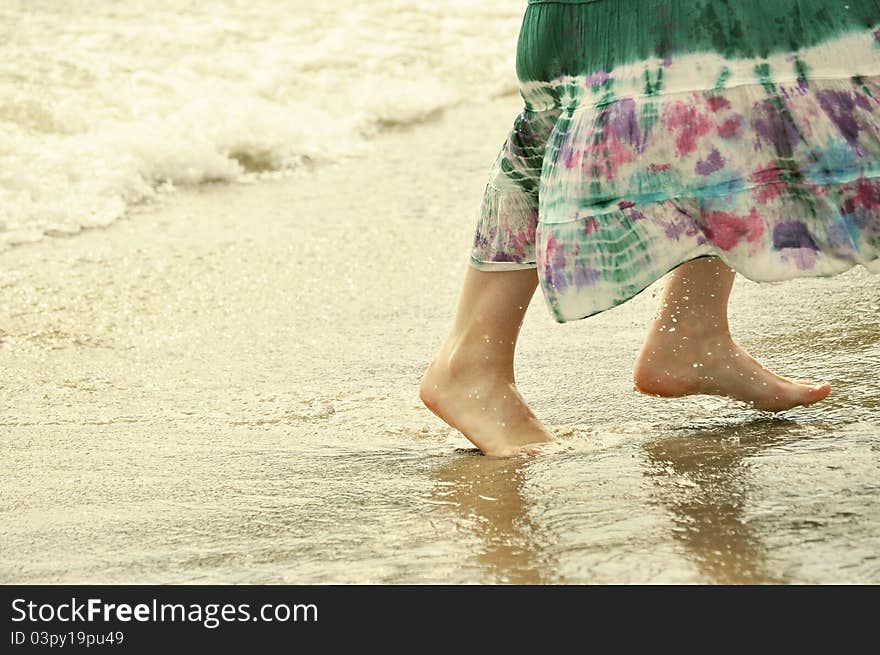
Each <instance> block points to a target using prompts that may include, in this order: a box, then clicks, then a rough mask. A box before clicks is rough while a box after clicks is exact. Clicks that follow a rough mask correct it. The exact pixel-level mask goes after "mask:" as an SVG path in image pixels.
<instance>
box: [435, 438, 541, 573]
mask: <svg viewBox="0 0 880 655" xmlns="http://www.w3.org/2000/svg"><path fill="white" fill-rule="evenodd" d="M527 468H528V461H527V460H523V459H513V460H509V459H496V458H491V457H483V456H482V455H480V453H479V452H478V451H476V450H474V451H470V450H467V451H465V450H461V451H458V452H456V454H455V456H454V457H453V458H452V459H450V460H449V461H447V462H446V463H445V464H443V465H442V466H440V467H438V468H436V469H434V470H433V471H432V472H431V480H432V482H433V487H432V496H433V498H434V499H436V500H439V501H443V502H444V504H450V503H451V505H450V507H454V508H455V513H456V514H457V517H456V521H457V523H458V524H459V525H460V526H461V529H462V530H465V531H467V532H468V533H470V534H473V535H475V536H476V537H477V538H478V539H479V540H480V542H482V548H480V549H479V550H478V551H477V553H476V554H475V559H476V563H477V565H478V566H479V568H480V569H481V570H482V571H484V572H485V573H484V575H483V576H481V577H483V581H484V582H498V583H511V584H546V583H549V582H552V581H553V580H551V579H550V576H552V575H553V573H554V571H555V567H554V566H553V565H552V564H551V563H549V562H548V561H547V553H545V552H544V551H543V544H544V543H546V540H544V539H542V538H541V530H540V527H539V526H537V525H536V524H535V523H534V522H533V521H532V520H531V519H530V518H529V503H528V499H527V497H526V496H525V494H524V493H523V486H524V483H525V481H526V472H527Z"/></svg>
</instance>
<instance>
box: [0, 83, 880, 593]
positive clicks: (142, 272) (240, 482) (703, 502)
mask: <svg viewBox="0 0 880 655" xmlns="http://www.w3.org/2000/svg"><path fill="white" fill-rule="evenodd" d="M516 108H517V102H516V100H515V99H507V100H503V101H498V102H495V103H492V104H491V105H488V106H485V107H482V108H480V110H479V111H472V110H468V109H466V108H459V109H455V110H452V112H451V113H450V116H449V120H448V121H441V122H438V123H435V124H431V125H428V126H422V127H420V128H418V129H415V130H409V131H399V132H395V133H391V134H387V135H385V136H384V137H382V138H381V139H379V140H377V141H375V142H374V143H373V150H372V151H371V153H370V155H369V157H368V158H365V159H364V160H362V161H356V162H350V163H347V164H343V165H339V166H326V167H322V168H319V169H316V170H314V171H310V172H306V171H301V172H299V173H298V174H296V175H294V176H293V177H291V178H290V179H288V180H283V181H278V182H271V183H265V184H260V185H255V186H250V187H235V186H232V187H230V186H227V187H222V186H221V187H217V188H205V189H203V190H201V191H198V192H192V193H187V194H179V195H178V196H176V197H175V198H171V199H168V200H166V201H165V203H163V205H162V206H161V207H160V208H159V209H158V210H157V211H155V212H153V213H143V214H139V215H136V216H134V217H132V218H131V220H124V221H120V222H118V223H117V224H116V225H114V226H113V227H112V228H110V229H108V230H97V231H89V232H86V233H83V234H81V235H78V236H76V237H74V238H71V239H50V240H46V241H43V242H42V243H39V244H34V245H32V246H24V247H21V248H16V249H13V250H10V251H7V252H6V253H4V257H3V259H4V266H3V267H2V273H0V308H2V311H3V314H2V316H3V319H2V321H3V322H2V323H0V389H2V396H0V402H2V404H0V431H2V435H3V436H2V440H0V448H2V450H0V453H2V461H3V464H4V469H5V471H4V475H3V476H2V479H0V512H2V516H0V518H2V520H0V526H2V527H0V544H2V546H0V580H2V581H3V582H217V583H222V582H257V583H262V582H290V583H315V582H390V583H404V582H456V583H459V582H460V583H465V582H519V583H553V582H571V583H578V582H591V583H592V582H624V583H626V582H668V583H693V582H709V583H732V582H822V583H830V582H875V583H876V582H880V559H878V544H880V482H878V481H880V475H878V474H880V387H878V383H877V380H878V379H880V341H878V334H880V285H878V278H876V277H872V276H870V275H869V274H867V273H866V272H865V271H863V270H853V271H851V272H849V273H847V274H845V275H842V276H839V277H837V278H833V279H827V280H818V279H815V280H801V281H792V282H787V283H783V284H774V285H756V284H752V283H749V282H745V281H742V280H740V281H739V282H738V283H737V287H736V289H735V292H734V299H733V306H732V326H733V331H734V334H735V336H736V337H737V338H738V339H739V340H740V341H741V343H742V344H743V345H744V346H745V347H746V348H748V349H750V350H751V351H752V352H753V353H754V354H755V355H756V356H758V357H759V358H760V359H761V360H762V361H765V362H766V363H767V364H769V365H770V366H772V367H774V368H776V369H778V370H779V371H780V372H782V373H784V374H787V375H790V376H792V377H798V378H808V379H814V380H828V381H829V382H831V383H832V384H833V385H834V393H833V395H832V396H831V397H830V398H829V399H828V400H827V401H826V402H823V403H822V404H820V405H817V406H814V407H811V408H806V409H797V410H792V411H789V412H785V413H783V414H780V415H778V416H770V415H765V414H761V413H759V412H755V411H752V410H749V409H748V408H745V407H742V406H738V405H735V404H732V403H728V402H726V401H724V400H721V399H716V398H706V397H698V398H690V399H683V400H660V399H654V398H648V397H644V396H640V395H637V394H635V393H633V392H632V389H631V382H630V372H631V366H632V362H633V360H634V358H635V355H636V352H637V350H638V347H639V344H640V339H641V337H642V333H643V328H644V326H645V325H646V323H647V321H648V320H649V318H650V316H651V315H652V313H653V312H654V311H655V309H656V304H657V299H656V298H655V297H653V296H654V295H655V294H656V291H657V289H656V288H654V289H652V290H650V291H648V292H646V293H644V294H642V295H641V296H639V297H637V298H636V299H634V300H633V301H631V302H630V303H627V304H625V305H623V306H621V307H619V308H616V309H614V310H612V311H609V312H607V313H605V314H602V315H600V316H596V317H593V318H590V319H587V320H584V321H579V322H576V323H571V324H566V325H558V324H556V323H554V322H553V321H552V319H551V318H550V314H549V312H548V311H547V309H546V308H545V307H544V305H543V301H542V300H541V299H540V298H539V297H537V298H536V299H535V301H534V302H533V307H532V309H531V311H530V313H529V315H528V316H527V319H526V323H525V326H524V330H523V337H522V342H521V346H520V349H519V352H518V371H519V383H520V387H521V390H522V391H523V393H524V394H525V396H526V397H527V398H528V399H529V400H530V401H531V402H532V404H533V406H534V408H535V410H536V412H537V413H538V414H539V415H540V416H541V417H542V418H543V419H544V420H545V421H546V422H547V423H548V424H549V425H550V426H551V427H552V429H553V430H554V432H556V433H557V434H558V435H559V436H560V437H561V445H560V446H559V447H557V448H556V449H555V450H553V451H552V452H549V453H547V454H545V455H543V456H540V457H536V458H531V459H526V460H514V461H505V460H497V459H490V458H485V457H482V456H479V455H477V454H475V453H474V452H473V451H471V450H469V449H468V444H467V442H466V441H465V440H464V439H462V438H461V437H460V436H459V435H457V434H456V433H455V432H454V431H452V430H450V429H448V428H446V427H445V426H444V425H443V424H442V422H440V421H439V420H437V419H436V418H435V417H433V416H432V415H431V414H430V413H428V412H427V410H425V409H424V408H423V407H422V406H421V405H420V403H419V400H418V393H417V386H418V381H419V377H420V375H421V373H422V371H423V370H424V367H425V365H426V363H427V361H428V359H429V357H430V356H431V354H432V352H433V351H434V350H435V349H436V347H437V345H438V344H439V341H440V339H441V338H442V335H443V334H444V332H445V330H446V329H447V328H448V326H449V323H450V321H451V316H452V314H451V312H452V309H453V306H454V301H455V298H456V293H457V289H458V285H459V283H460V277H461V273H462V271H463V267H464V262H465V255H466V252H467V246H468V243H469V239H470V234H471V230H472V228H473V225H474V219H475V212H476V207H477V205H478V202H479V198H480V196H481V193H482V185H483V183H484V180H485V176H486V174H487V171H488V166H489V164H490V163H491V160H492V158H493V156H494V154H495V151H496V149H497V147H498V145H499V144H500V143H501V140H502V138H503V136H504V134H505V133H506V131H507V129H508V127H509V125H510V120H511V119H512V117H513V115H514V114H515V112H516ZM453 164H454V165H453ZM413 170H416V171H417V172H418V176H417V180H416V181H414V179H413ZM340 189H342V190H345V192H344V193H340ZM316 217H317V218H322V219H324V220H316Z"/></svg>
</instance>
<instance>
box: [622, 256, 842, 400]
mask: <svg viewBox="0 0 880 655" xmlns="http://www.w3.org/2000/svg"><path fill="white" fill-rule="evenodd" d="M735 276H736V273H735V272H734V271H733V270H732V269H731V268H730V267H728V266H727V265H726V264H724V262H722V261H721V260H720V259H718V258H717V257H706V258H701V259H696V260H694V261H691V262H688V263H687V264H684V265H682V266H679V267H678V268H677V269H676V270H675V271H673V272H672V273H670V277H669V281H668V283H667V285H666V291H665V293H664V297H663V302H662V307H661V310H660V316H659V318H657V319H656V320H655V321H654V322H653V324H652V325H651V328H650V330H649V333H648V338H647V340H646V341H645V345H644V346H643V347H642V351H641V353H640V355H639V357H638V360H637V361H636V367H635V372H634V381H635V385H636V389H637V390H639V391H641V392H642V393H646V394H650V395H654V396H663V397H678V396H687V395H690V394H711V395H716V396H727V397H729V398H734V399H736V400H742V401H745V402H748V403H751V404H753V405H754V406H755V407H756V408H758V409H762V410H766V411H781V410H785V409H790V408H792V407H796V406H798V405H810V404H812V403H815V402H818V401H820V400H822V399H824V398H825V397H826V396H828V394H829V393H831V387H830V386H829V385H827V384H821V385H813V384H804V383H800V382H794V381H792V380H788V379H786V378H783V377H780V376H778V375H776V374H775V373H772V372H770V371H768V370H767V369H766V368H764V367H763V366H761V364H759V363H758V362H757V361H755V360H754V359H753V358H752V357H751V356H750V355H749V354H748V353H747V352H745V351H744V350H743V349H742V348H740V347H739V346H737V345H736V344H735V343H734V342H733V339H732V338H731V336H730V328H729V326H728V323H727V300H728V298H729V296H730V290H731V288H732V287H733V280H734V277H735Z"/></svg>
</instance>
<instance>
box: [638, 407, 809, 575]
mask: <svg viewBox="0 0 880 655" xmlns="http://www.w3.org/2000/svg"><path fill="white" fill-rule="evenodd" d="M798 427H799V425H798V424H797V423H795V422H793V421H789V420H784V419H778V418H759V419H756V420H754V421H750V422H749V423H745V424H740V425H737V426H733V427H730V426H724V427H721V426H716V427H714V428H704V429H696V430H693V429H689V430H688V433H687V434H686V435H684V436H673V437H666V438H660V439H656V440H652V441H649V442H647V443H645V444H644V450H645V452H646V454H647V456H648V460H649V463H650V466H651V468H650V469H649V474H650V475H652V476H653V478H654V480H655V481H656V483H657V496H658V497H659V499H660V501H661V502H662V503H663V505H664V506H665V507H667V508H668V510H669V512H670V513H671V515H672V521H673V523H674V524H675V532H674V534H675V539H676V540H677V541H679V542H680V543H681V544H682V545H683V546H684V548H685V549H686V552H687V554H688V555H689V556H690V557H691V558H692V561H693V564H694V565H695V566H696V567H697V568H698V570H699V571H700V572H701V573H702V574H703V575H704V576H705V577H706V580H707V581H708V582H712V583H716V584H772V583H786V582H789V580H787V579H786V578H785V576H783V575H780V574H778V573H777V572H775V571H772V570H770V568H769V567H768V564H767V557H766V547H765V545H764V544H763V543H762V541H761V536H760V534H759V533H757V532H756V531H755V530H754V528H753V526H752V525H751V524H750V523H749V521H748V519H747V518H746V506H747V504H748V501H749V492H750V486H749V485H750V482H749V479H748V477H749V476H748V473H749V466H748V460H749V458H751V457H754V456H755V455H758V454H759V453H760V452H761V451H764V450H766V449H768V448H771V447H773V446H775V445H778V444H780V443H783V442H790V441H793V440H796V439H797V438H798V437H797V436H796V435H795V434H794V432H795V431H796V429H797V428H798Z"/></svg>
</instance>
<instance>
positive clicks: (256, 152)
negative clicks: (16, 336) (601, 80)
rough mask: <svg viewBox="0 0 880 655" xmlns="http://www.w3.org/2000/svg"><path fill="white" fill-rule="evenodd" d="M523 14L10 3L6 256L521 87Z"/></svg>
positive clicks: (1, 100)
mask: <svg viewBox="0 0 880 655" xmlns="http://www.w3.org/2000/svg"><path fill="white" fill-rule="evenodd" d="M522 9H523V6H522V3H510V2H509V1H508V0H481V2H479V3H471V2H466V1H463V0H462V1H459V0H444V1H443V2H434V1H422V2H419V1H415V0H382V1H381V2H379V1H376V0H356V1H354V0H334V1H333V2H331V3H318V2H314V1H313V0H310V1H308V2H305V1H303V0H289V1H287V2H284V1H282V0H271V1H269V0H248V1H247V2H244V1H237V0H209V1H205V2H199V3H180V2H179V1H178V0H173V1H172V0H129V1H128V2H126V3H118V2H115V0H65V1H63V2H62V1H61V0H34V1H25V0H11V1H10V0H6V1H5V2H4V3H3V7H2V8H0V248H2V247H4V246H7V245H9V244H15V243H22V242H28V241H35V240H39V239H41V238H42V237H43V236H45V235H47V234H49V235H52V234H72V233H76V232H77V231H79V230H81V229H82V228H85V227H94V226H101V225H107V224H109V223H111V222H113V221H114V220H116V219H118V218H119V217H120V216H122V215H124V214H125V212H126V211H127V210H128V208H130V207H131V206H133V205H136V204H139V203H144V202H148V201H150V200H151V199H153V198H155V197H156V195H157V194H160V193H163V192H166V191H169V190H172V189H174V188H176V187H179V186H186V185H195V184H200V183H204V182H232V181H238V180H245V179H248V178H253V177H255V176H260V175H265V174H267V173H272V172H283V171H285V170H289V169H292V168H294V167H296V166H298V165H300V164H301V163H302V162H303V161H310V162H317V163H320V162H326V161H333V160H338V159H340V158H344V157H347V156H351V155H356V154H359V153H363V151H364V150H365V149H367V148H368V147H369V145H368V144H369V139H370V138H372V137H373V136H375V135H376V134H377V133H379V132H381V131H382V130H383V129H386V128H388V127H389V126H400V125H410V124H415V123H419V122H420V121H424V120H427V119H430V118H432V117H434V116H436V115H437V114H438V113H439V112H442V111H443V110H444V109H445V108H447V107H450V106H452V105H455V104H459V103H462V102H479V101H481V100H485V99H487V98H490V97H492V96H496V95H500V94H503V93H508V92H512V91H514V90H515V88H516V81H515V73H514V70H513V58H514V49H515V41H516V32H517V29H518V27H519V22H520V19H521V12H522Z"/></svg>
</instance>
